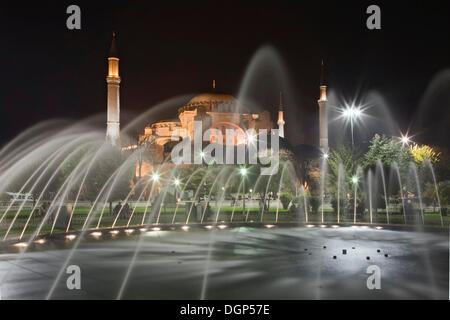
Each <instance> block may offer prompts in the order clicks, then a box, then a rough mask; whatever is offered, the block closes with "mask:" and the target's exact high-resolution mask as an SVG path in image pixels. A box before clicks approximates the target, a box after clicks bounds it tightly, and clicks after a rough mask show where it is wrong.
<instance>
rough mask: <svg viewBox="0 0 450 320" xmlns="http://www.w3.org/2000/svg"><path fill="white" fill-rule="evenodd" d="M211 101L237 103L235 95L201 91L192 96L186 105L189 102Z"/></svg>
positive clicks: (202, 102) (207, 102)
mask: <svg viewBox="0 0 450 320" xmlns="http://www.w3.org/2000/svg"><path fill="white" fill-rule="evenodd" d="M211 102H216V103H237V102H238V101H237V100H236V98H235V97H233V96H230V95H229V94H224V93H212V92H211V93H201V94H198V95H196V96H195V97H193V98H192V99H191V100H189V102H188V103H187V104H186V105H189V104H194V103H198V104H209V103H211Z"/></svg>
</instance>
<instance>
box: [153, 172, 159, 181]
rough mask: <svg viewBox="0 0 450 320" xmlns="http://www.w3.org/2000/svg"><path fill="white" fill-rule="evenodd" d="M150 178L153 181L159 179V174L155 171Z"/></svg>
mask: <svg viewBox="0 0 450 320" xmlns="http://www.w3.org/2000/svg"><path fill="white" fill-rule="evenodd" d="M152 180H153V181H155V182H158V181H159V174H158V173H157V172H153V173H152Z"/></svg>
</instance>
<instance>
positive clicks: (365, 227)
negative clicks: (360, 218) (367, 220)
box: [361, 226, 369, 229]
mask: <svg viewBox="0 0 450 320" xmlns="http://www.w3.org/2000/svg"><path fill="white" fill-rule="evenodd" d="M361 228H362V229H367V228H369V227H368V226H362V227H361Z"/></svg>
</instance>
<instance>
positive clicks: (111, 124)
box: [106, 32, 120, 146]
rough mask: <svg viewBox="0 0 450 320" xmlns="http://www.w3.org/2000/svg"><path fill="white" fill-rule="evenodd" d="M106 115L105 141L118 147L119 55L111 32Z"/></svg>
mask: <svg viewBox="0 0 450 320" xmlns="http://www.w3.org/2000/svg"><path fill="white" fill-rule="evenodd" d="M106 83H107V84H108V115H107V117H108V118H107V121H106V139H107V140H108V141H110V142H111V144H112V145H114V146H120V92H119V87H120V76H119V55H118V53H117V45H116V34H115V33H114V32H113V38H112V41H111V49H110V50H109V55H108V75H107V77H106Z"/></svg>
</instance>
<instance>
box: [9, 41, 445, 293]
mask: <svg viewBox="0 0 450 320" xmlns="http://www.w3.org/2000/svg"><path fill="white" fill-rule="evenodd" d="M264 72H269V73H270V74H273V76H274V78H275V79H276V80H275V81H276V82H277V83H278V84H279V86H280V88H282V89H283V92H284V95H285V96H287V97H291V93H292V89H291V88H290V86H289V83H290V81H289V79H288V77H287V73H286V68H285V67H284V65H283V62H282V59H281V58H280V57H279V55H278V54H277V52H276V51H275V50H274V49H273V48H271V47H263V48H262V49H260V50H259V51H258V52H257V53H256V54H255V56H254V58H253V59H252V61H251V62H250V63H249V67H248V69H247V71H246V73H245V75H244V77H243V79H242V85H241V87H240V90H239V94H238V98H239V99H238V100H239V101H241V100H242V101H244V102H245V103H252V102H254V103H255V105H256V107H255V108H256V109H260V108H261V105H262V104H261V103H260V102H258V101H257V99H256V98H255V97H254V92H255V91H257V90H258V88H259V85H261V83H260V82H259V81H263V80H261V79H263V77H261V73H264ZM277 91H278V90H277ZM334 97H336V93H333V94H330V98H329V101H330V104H334V103H336V102H335V100H336V99H335V98H334ZM370 97H371V99H372V100H373V101H375V102H374V103H373V104H374V105H377V103H378V104H382V105H383V106H382V108H381V109H382V110H386V109H387V107H386V105H385V102H384V101H383V99H382V97H381V95H380V94H378V93H373V92H372V93H371V94H370ZM186 99H187V97H186V96H182V97H175V98H172V99H169V100H167V101H164V102H162V103H160V104H158V105H157V106H151V107H149V108H148V110H147V111H145V112H144V113H142V114H141V115H139V116H137V117H136V118H135V119H134V120H133V121H131V122H130V123H129V124H128V125H127V126H126V127H125V128H124V130H123V136H122V137H123V140H124V141H126V140H130V141H132V139H133V137H132V136H131V135H128V133H129V132H131V131H132V128H133V127H135V126H139V125H141V124H143V123H146V122H147V121H148V119H157V118H158V116H159V113H160V112H161V111H162V110H165V109H169V108H172V109H174V108H176V107H178V106H179V105H182V103H184V102H185V100H186ZM291 99H292V98H291ZM336 104H337V103H336ZM240 107H242V106H241V105H240ZM333 108H334V109H336V108H337V107H336V106H333ZM334 109H333V110H334ZM370 110H371V109H368V111H367V112H369V111H370ZM98 119H99V116H94V117H92V118H89V119H86V120H83V121H79V122H75V123H71V124H70V125H69V124H68V123H67V122H66V121H56V120H55V121H47V122H45V123H42V124H37V125H35V126H34V127H32V128H30V129H29V130H27V131H25V132H23V133H22V134H21V135H19V136H18V137H17V138H15V139H14V140H12V141H11V142H10V143H8V144H7V145H5V146H4V147H3V148H2V149H1V150H0V192H1V193H6V192H10V191H14V193H17V194H30V195H32V201H31V200H30V201H28V200H27V201H25V200H23V199H22V200H20V199H17V198H13V199H9V200H7V201H4V202H6V204H5V205H3V206H2V207H1V209H0V210H1V211H0V236H1V238H2V242H1V243H0V250H1V252H2V253H0V256H2V254H3V253H5V252H11V251H12V252H13V253H14V254H10V255H4V256H3V257H4V259H5V261H7V262H8V266H7V267H5V268H1V269H2V270H6V272H3V273H2V274H0V286H3V285H5V286H6V287H8V286H10V287H11V288H13V290H11V292H16V293H13V294H12V295H11V296H10V297H9V298H13V299H14V298H19V299H20V298H38V299H43V298H45V299H59V298H63V299H65V298H72V296H71V295H70V292H66V291H65V290H64V283H65V281H64V276H65V273H66V270H67V267H68V266H69V265H72V264H74V265H78V264H79V265H80V267H82V268H86V271H83V272H87V274H89V279H86V281H87V283H86V287H85V288H86V290H85V292H84V294H85V295H86V298H92V297H102V298H103V297H104V298H107V299H123V298H126V299H129V298H131V299H133V298H139V297H143V298H189V299H193V298H200V299H206V298H210V299H215V298H220V299H226V298H230V297H235V296H236V294H237V293H239V294H241V296H240V297H243V298H248V299H250V298H274V297H285V298H294V299H297V298H306V299H312V298H331V299H334V298H342V297H348V298H360V297H367V298H371V297H372V296H370V294H369V293H368V292H367V291H366V288H365V287H364V283H363V282H361V283H362V284H361V283H357V282H354V284H353V285H352V286H353V288H354V290H353V289H352V290H344V292H342V291H341V290H339V289H337V288H340V287H339V286H340V285H342V286H343V287H345V284H346V283H347V282H348V281H356V280H355V279H357V278H358V277H357V276H356V275H358V274H359V272H361V270H363V269H364V268H365V267H366V265H367V260H368V259H367V258H366V257H370V263H372V262H373V263H375V264H380V265H383V268H386V274H390V276H387V278H386V280H383V281H386V283H388V284H389V285H391V286H394V285H397V286H399V282H402V283H404V284H403V285H400V288H396V290H393V291H389V290H386V291H383V293H382V294H381V296H380V297H382V298H406V299H408V298H418V297H419V298H420V297H423V296H424V295H425V297H433V298H438V299H441V298H447V293H448V273H447V274H445V271H446V270H447V269H445V266H448V261H444V260H445V259H444V260H442V259H440V258H435V257H439V256H445V255H443V253H445V250H447V252H448V226H449V219H448V217H447V216H446V215H445V212H446V208H447V206H448V203H441V199H440V193H439V192H440V190H439V182H440V181H439V178H440V177H439V172H438V171H435V169H434V167H433V163H432V162H431V161H430V160H429V159H428V160H425V161H424V162H423V163H420V164H418V163H416V162H414V161H413V160H412V159H409V160H410V163H409V162H408V167H407V168H405V166H404V163H399V162H398V161H399V159H395V160H394V161H391V162H388V161H385V159H384V158H382V157H379V158H378V159H377V160H376V161H373V162H371V163H369V164H367V163H365V162H364V161H365V160H367V158H368V157H366V158H358V159H356V158H357V155H358V154H357V153H358V152H357V150H356V149H357V146H358V141H357V140H358V139H355V143H354V145H352V146H351V147H350V148H348V150H347V151H345V150H344V151H342V150H339V147H340V146H341V145H344V144H345V143H344V141H340V142H338V143H337V144H334V145H333V144H330V152H329V154H328V153H327V156H326V157H325V156H324V153H320V156H316V157H315V158H314V159H313V160H311V163H312V165H311V168H309V169H308V170H309V171H308V172H307V173H308V174H302V173H301V172H300V171H301V170H306V169H304V168H303V167H302V168H299V166H298V161H297V159H296V158H295V157H297V156H298V155H296V154H294V152H293V151H292V150H290V149H289V147H286V149H283V153H282V154H281V155H280V160H279V163H278V164H279V168H278V172H276V173H275V174H272V175H268V176H266V175H263V174H261V172H262V170H263V169H264V168H265V167H264V165H263V164H261V163H251V162H250V161H247V162H245V163H239V164H236V165H230V164H217V163H208V164H205V163H202V164H195V165H185V164H174V163H173V162H172V161H171V158H170V155H166V156H165V158H164V159H162V160H160V161H159V163H158V164H155V163H154V165H153V166H152V167H151V169H150V170H149V171H148V172H147V173H145V174H143V175H141V171H142V168H139V170H136V163H137V162H138V161H140V159H142V157H143V154H144V153H145V152H146V150H147V149H146V145H145V144H142V145H138V144H136V145H135V146H133V145H131V146H129V147H130V148H128V149H126V148H124V149H123V150H119V149H117V148H116V147H113V146H111V145H110V144H109V143H108V142H107V141H105V139H104V134H103V128H102V127H101V126H99V125H98V124H97V122H98ZM333 121H334V122H336V121H337V120H336V119H332V120H331V122H333ZM392 121H393V120H390V122H392ZM334 122H333V123H334ZM334 124H336V123H334ZM391 127H394V125H391ZM395 129H396V128H395ZM391 130H393V131H395V130H394V129H393V128H391ZM357 132H358V128H357V126H356V124H354V123H353V122H352V134H356V133H357ZM336 136H338V135H336ZM342 139H344V137H342ZM386 139H387V138H386ZM390 141H391V142H389V143H392V144H393V145H395V142H392V141H394V140H393V139H391V140H390ZM395 146H396V145H395ZM131 147H133V148H131ZM404 148H405V147H404ZM269 150H270V151H271V152H272V149H269ZM401 150H402V152H408V150H407V149H401ZM277 155H278V154H277ZM243 170H245V171H243ZM388 170H389V171H388ZM137 171H139V174H137V173H136V172H137ZM386 172H389V173H390V174H389V176H387V175H386ZM424 172H429V173H430V174H431V178H430V179H431V180H430V179H428V180H427V177H426V176H425V174H424ZM430 181H431V183H432V186H433V195H434V197H435V198H436V201H437V205H438V209H439V210H438V212H437V213H435V212H434V210H431V211H432V212H430V209H429V208H427V206H426V205H425V200H426V199H427V198H426V197H424V184H425V182H430ZM380 200H384V201H383V202H384V209H385V212H384V213H379V211H378V210H379V207H380V204H379V202H380ZM333 201H334V202H333ZM395 201H397V203H395ZM366 206H368V207H367V208H366ZM381 206H383V204H381ZM241 208H242V209H241ZM330 208H331V209H330ZM319 210H320V211H319ZM183 212H184V215H183ZM416 212H417V214H415V213H416ZM302 215H304V217H303V216H302ZM411 216H414V217H415V218H419V220H420V221H419V222H420V223H417V221H416V220H417V219H411ZM435 216H436V219H435ZM437 216H438V217H439V221H437ZM417 243H419V244H420V245H417ZM344 244H346V245H345V246H344ZM350 244H351V246H352V247H353V248H355V249H352V250H347V249H342V247H343V246H344V248H350ZM446 245H447V247H446ZM304 247H307V248H308V249H307V250H304ZM356 248H357V249H356ZM379 248H381V249H379ZM319 249H320V250H319ZM343 250H344V251H343ZM46 252H49V253H50V252H51V254H49V255H48V256H47V257H46V258H45V259H38V258H42V257H44V256H45V254H46ZM340 252H345V253H343V254H340ZM311 255H312V258H311ZM402 256H404V259H405V261H407V263H409V264H418V265H420V266H423V267H424V270H426V274H425V275H420V274H418V273H417V272H416V271H415V270H412V269H411V270H407V271H406V272H403V273H402V272H400V271H399V270H401V268H402V267H403V262H402V259H400V258H399V257H402ZM36 257H37V258H36ZM34 258H36V261H46V262H48V263H46V262H45V263H44V262H42V263H41V262H39V263H38V264H39V265H38V266H36V268H37V269H38V270H37V271H39V272H37V271H36V272H35V274H36V276H35V278H33V280H30V281H36V282H38V281H44V280H42V278H39V276H38V275H39V274H40V273H42V271H43V270H46V269H45V268H49V270H51V271H49V273H48V274H50V275H51V277H50V279H49V278H48V277H47V278H46V279H45V281H44V282H45V285H44V286H41V288H42V289H37V290H36V292H32V293H29V295H28V293H27V292H23V291H21V290H20V288H19V289H17V291H14V288H17V287H18V285H17V282H16V280H15V279H16V278H15V277H11V274H12V273H17V274H18V275H19V276H20V275H21V274H22V273H23V272H24V270H25V269H24V265H25V263H27V261H28V259H31V260H33V259H34ZM96 259H98V264H97V263H96V264H92V263H90V262H91V261H97V260H96ZM103 259H104V260H103ZM435 259H436V260H435ZM291 260H292V261H291ZM293 261H295V263H294V262H293ZM296 263H298V264H301V266H302V268H301V269H302V272H299V271H298V268H297V267H294V265H295V264H296ZM317 263H318V264H319V265H318V267H317ZM337 263H339V265H338V264H337ZM341 263H342V264H341ZM0 266H2V267H3V266H4V264H3V260H2V261H0ZM32 267H33V266H32ZM102 268H105V270H103V269H102ZM336 268H337V269H338V270H339V269H340V268H342V269H344V270H345V271H346V272H343V273H347V275H336V274H334V275H332V273H331V272H329V271H328V270H336ZM280 270H282V271H283V272H280ZM108 274H114V275H117V274H119V275H123V276H119V280H117V279H111V277H109V276H108ZM91 275H92V276H91ZM102 277H105V278H102ZM116 278H117V277H116ZM350 278H353V280H352V279H350ZM397 278H398V279H400V280H398V281H397V280H394V279H397ZM100 279H107V282H108V284H107V286H106V288H105V289H104V290H105V291H101V290H100V289H99V286H100V287H101V285H99V284H100V283H102V280H100ZM437 280H439V281H437ZM26 281H27V280H26ZM411 281H415V282H414V286H412V287H411V286H408V285H406V283H409V282H411ZM445 281H447V282H445ZM166 287H167V288H172V289H170V290H169V289H167V291H166V289H164V288H166ZM388 287H389V286H388ZM293 288H295V289H293ZM299 288H302V289H299ZM268 289H270V290H268ZM6 298H8V296H6Z"/></svg>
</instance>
